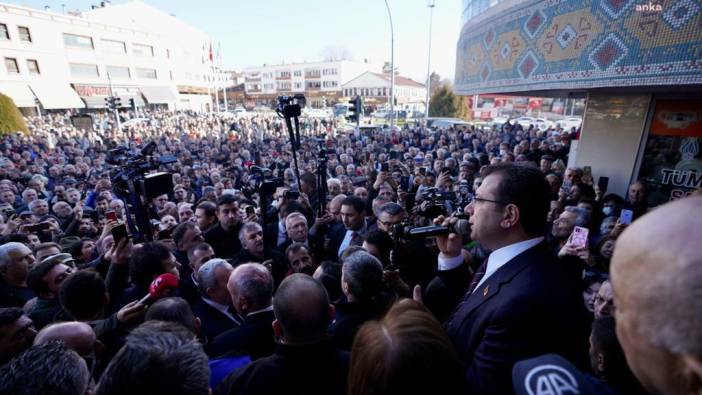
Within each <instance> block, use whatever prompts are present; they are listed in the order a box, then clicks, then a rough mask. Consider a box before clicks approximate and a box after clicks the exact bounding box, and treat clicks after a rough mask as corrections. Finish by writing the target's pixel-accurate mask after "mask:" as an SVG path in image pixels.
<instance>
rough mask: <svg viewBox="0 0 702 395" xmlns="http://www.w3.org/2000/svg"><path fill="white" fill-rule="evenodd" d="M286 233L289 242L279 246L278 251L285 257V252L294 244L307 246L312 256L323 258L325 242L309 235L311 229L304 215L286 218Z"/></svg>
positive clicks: (291, 214) (290, 215)
mask: <svg viewBox="0 0 702 395" xmlns="http://www.w3.org/2000/svg"><path fill="white" fill-rule="evenodd" d="M285 231H286V233H287V240H285V242H284V243H283V244H281V245H279V246H278V248H277V251H278V252H279V253H280V254H281V255H282V256H285V251H286V250H287V248H288V247H290V245H292V244H293V243H302V244H305V245H306V246H307V247H308V249H309V250H310V252H312V255H313V256H315V257H318V259H319V257H321V254H322V253H323V248H324V246H323V240H321V239H320V238H319V237H318V236H313V235H310V234H309V228H308V226H307V218H306V217H305V216H304V214H302V213H300V212H294V213H290V214H289V215H288V216H287V217H286V218H285Z"/></svg>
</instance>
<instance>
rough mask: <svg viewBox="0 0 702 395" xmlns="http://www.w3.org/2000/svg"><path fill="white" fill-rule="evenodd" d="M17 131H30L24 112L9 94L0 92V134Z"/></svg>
mask: <svg viewBox="0 0 702 395" xmlns="http://www.w3.org/2000/svg"><path fill="white" fill-rule="evenodd" d="M15 132H23V133H25V134H26V133H29V131H28V130H27V124H26V123H25V122H24V118H23V117H22V113H21V112H20V110H19V108H17V106H16V105H15V102H13V101H12V99H10V98H9V97H8V96H5V95H3V94H2V93H0V135H3V136H4V135H7V134H11V133H15Z"/></svg>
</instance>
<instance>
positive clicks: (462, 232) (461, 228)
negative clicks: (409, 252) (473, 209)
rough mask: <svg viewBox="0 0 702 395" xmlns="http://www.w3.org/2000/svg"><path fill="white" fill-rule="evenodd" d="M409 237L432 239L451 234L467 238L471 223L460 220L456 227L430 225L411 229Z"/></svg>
mask: <svg viewBox="0 0 702 395" xmlns="http://www.w3.org/2000/svg"><path fill="white" fill-rule="evenodd" d="M408 233H409V236H410V237H412V238H421V237H431V236H437V235H447V234H449V233H456V234H458V235H459V236H467V235H469V234H470V223H469V222H468V220H467V219H459V220H458V221H456V223H455V224H454V225H450V226H441V225H430V226H422V227H419V228H414V229H410V231H409V232H408Z"/></svg>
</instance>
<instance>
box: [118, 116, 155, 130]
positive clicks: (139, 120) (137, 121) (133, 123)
mask: <svg viewBox="0 0 702 395" xmlns="http://www.w3.org/2000/svg"><path fill="white" fill-rule="evenodd" d="M150 121H151V119H149V118H132V119H130V120H128V121H124V122H122V127H123V128H128V127H132V126H136V125H139V124H146V123H149V122H150Z"/></svg>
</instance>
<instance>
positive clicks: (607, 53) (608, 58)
mask: <svg viewBox="0 0 702 395" xmlns="http://www.w3.org/2000/svg"><path fill="white" fill-rule="evenodd" d="M626 53H627V48H626V46H624V44H623V43H622V41H621V40H620V39H619V38H618V37H617V35H616V34H614V33H612V34H610V35H609V36H607V38H606V39H605V40H604V41H602V42H601V43H600V44H599V45H598V46H597V47H595V49H594V50H593V51H592V53H590V63H592V64H593V65H594V66H595V67H597V68H598V69H600V70H611V69H612V67H614V66H616V65H617V63H619V61H620V60H622V59H623V58H624V57H625V56H626Z"/></svg>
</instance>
